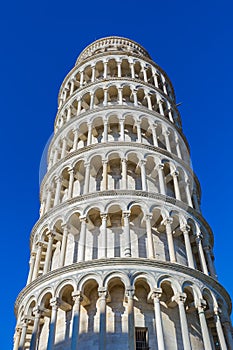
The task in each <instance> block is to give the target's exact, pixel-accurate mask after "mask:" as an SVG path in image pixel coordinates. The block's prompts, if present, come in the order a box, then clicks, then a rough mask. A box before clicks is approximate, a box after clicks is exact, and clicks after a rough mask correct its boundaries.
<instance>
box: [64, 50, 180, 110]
mask: <svg viewBox="0 0 233 350" xmlns="http://www.w3.org/2000/svg"><path fill="white" fill-rule="evenodd" d="M114 78H131V79H138V80H141V81H143V82H144V83H147V84H150V85H152V86H153V87H155V88H157V89H160V90H161V91H162V92H163V93H164V94H166V95H167V96H168V97H169V98H170V99H171V100H173V101H175V97H174V93H173V90H172V87H171V85H170V83H169V82H168V81H167V79H166V78H165V76H164V75H163V74H162V73H161V72H160V71H159V70H158V69H157V68H155V67H154V66H153V65H151V64H150V63H147V62H145V61H143V60H140V59H136V58H135V59H134V58H128V57H126V56H121V57H120V56H119V57H117V58H114V57H112V56H109V57H105V58H104V59H99V60H95V61H92V62H91V63H90V62H89V63H86V64H85V65H82V66H80V67H79V68H78V71H77V69H75V70H74V71H73V72H72V74H71V75H70V76H69V77H68V79H67V81H66V83H65V85H64V87H63V88H62V89H61V92H60V96H59V108H61V106H62V105H63V104H64V103H65V102H66V100H67V99H68V98H69V97H70V96H72V95H73V93H74V92H75V91H77V90H78V89H80V88H83V87H85V86H86V85H88V84H90V83H94V82H98V81H99V80H106V79H114Z"/></svg>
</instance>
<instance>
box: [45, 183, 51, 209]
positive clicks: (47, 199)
mask: <svg viewBox="0 0 233 350" xmlns="http://www.w3.org/2000/svg"><path fill="white" fill-rule="evenodd" d="M51 197H52V188H51V187H48V188H47V198H46V203H45V212H47V211H48V210H49V209H50V205H51Z"/></svg>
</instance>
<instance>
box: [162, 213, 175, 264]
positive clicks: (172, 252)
mask: <svg viewBox="0 0 233 350" xmlns="http://www.w3.org/2000/svg"><path fill="white" fill-rule="evenodd" d="M172 222H173V219H172V218H167V219H165V220H164V225H166V234H167V244H168V251H169V257H170V261H171V262H176V254H175V248H174V241H173V235H172V226H171V225H172Z"/></svg>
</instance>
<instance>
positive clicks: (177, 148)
mask: <svg viewBox="0 0 233 350" xmlns="http://www.w3.org/2000/svg"><path fill="white" fill-rule="evenodd" d="M175 143H176V152H177V156H178V157H179V158H181V159H182V154H181V150H180V144H179V138H178V136H177V135H175Z"/></svg>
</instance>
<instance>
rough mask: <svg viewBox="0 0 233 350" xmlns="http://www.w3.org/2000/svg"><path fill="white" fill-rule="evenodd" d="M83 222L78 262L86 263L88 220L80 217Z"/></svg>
mask: <svg viewBox="0 0 233 350" xmlns="http://www.w3.org/2000/svg"><path fill="white" fill-rule="evenodd" d="M79 220H80V222H81V229H80V238H79V243H78V262H81V261H84V258H85V245H86V225H87V219H86V217H85V216H80V218H79Z"/></svg>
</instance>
